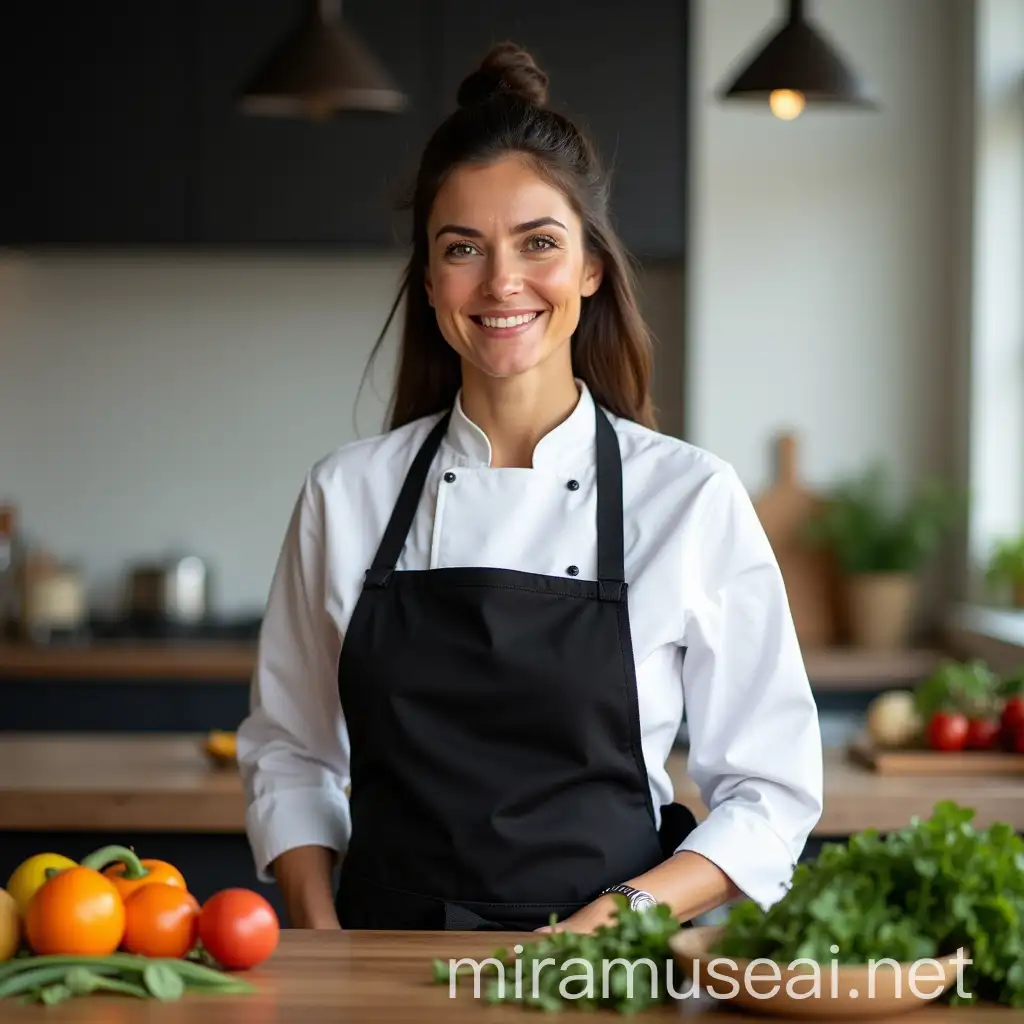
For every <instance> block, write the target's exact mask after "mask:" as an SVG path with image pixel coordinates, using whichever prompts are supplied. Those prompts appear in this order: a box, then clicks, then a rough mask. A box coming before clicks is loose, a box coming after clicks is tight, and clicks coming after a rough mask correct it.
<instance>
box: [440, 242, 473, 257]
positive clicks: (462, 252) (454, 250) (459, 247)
mask: <svg viewBox="0 0 1024 1024" xmlns="http://www.w3.org/2000/svg"><path fill="white" fill-rule="evenodd" d="M467 250H468V251H467ZM474 252H476V249H475V247H474V246H472V245H470V244H469V242H452V244H451V245H449V246H448V248H446V249H445V251H444V254H445V256H472V255H473V253H474Z"/></svg>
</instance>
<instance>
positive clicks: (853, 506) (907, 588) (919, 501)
mask: <svg viewBox="0 0 1024 1024" xmlns="http://www.w3.org/2000/svg"><path fill="white" fill-rule="evenodd" d="M962 510H963V501H962V499H961V498H960V496H959V495H958V494H957V493H956V492H954V490H953V489H952V488H950V487H949V486H947V485H946V484H945V483H944V482H943V481H941V480H938V479H934V478H933V479H927V480H924V481H922V482H920V483H919V484H917V485H916V486H915V487H914V488H912V489H911V491H910V493H909V494H908V496H907V497H906V498H905V499H904V500H902V501H898V500H897V499H895V498H894V496H893V494H892V487H891V481H890V479H889V476H888V474H887V473H886V471H885V470H884V468H883V467H882V465H881V464H880V463H874V464H872V465H871V466H870V467H869V468H868V469H867V470H866V471H865V472H864V473H863V474H862V475H861V476H860V477H857V478H854V479H851V480H848V481H845V482H843V483H841V484H840V485H839V486H837V487H836V488H835V489H834V491H833V492H832V493H831V495H829V496H828V497H827V499H826V501H825V503H824V506H823V509H822V511H821V513H820V514H819V515H817V516H815V517H814V518H813V519H812V520H811V521H810V522H809V524H808V530H807V540H808V541H809V542H810V543H812V544H815V545H818V546H824V547H826V548H828V549H829V550H830V551H831V552H832V554H833V556H834V558H835V560H836V564H837V566H838V568H839V571H840V573H841V576H842V583H843V591H844V597H845V605H846V618H847V623H846V624H847V632H848V640H849V642H850V643H851V644H852V645H854V646H856V647H867V648H873V649H895V648H899V647H905V646H906V644H907V642H908V638H909V634H910V628H911V624H912V622H913V616H914V613H915V611H916V605H917V595H918V586H919V580H918V572H919V570H920V569H921V568H922V567H923V566H924V565H925V563H926V562H927V561H928V560H929V559H930V558H931V556H932V555H933V554H934V553H935V552H936V550H937V549H938V547H939V545H940V543H941V542H942V540H943V538H944V537H945V535H946V534H947V532H948V531H949V530H950V529H951V528H952V526H953V525H954V524H955V523H956V521H957V520H958V518H959V516H960V514H961V512H962Z"/></svg>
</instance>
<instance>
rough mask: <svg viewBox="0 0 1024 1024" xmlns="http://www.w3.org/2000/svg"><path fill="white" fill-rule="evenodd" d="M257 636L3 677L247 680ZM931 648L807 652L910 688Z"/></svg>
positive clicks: (854, 683)
mask: <svg viewBox="0 0 1024 1024" xmlns="http://www.w3.org/2000/svg"><path fill="white" fill-rule="evenodd" d="M256 650H257V646H256V643H255V642H254V641H240V642H224V641H203V642H198V641H196V642H192V641H189V642H187V643H186V642H182V643H170V644H168V643H160V642H155V641H154V642H142V641H138V642H135V641H133V642H130V643H129V642H116V643H112V642H102V643H99V642H97V643H94V644H82V645H77V646H59V645H55V646H53V647H33V646H31V645H29V644H16V643H0V681H5V680H6V681H12V680H27V679H43V680H46V679H51V680H53V679H59V680H67V681H75V680H79V681H83V682H96V681H100V680H132V681H134V682H146V681H153V680H187V681H196V682H199V681H204V680H205V681H211V682H218V681H221V682H237V683H239V684H248V682H249V678H250V676H251V675H252V670H253V667H254V666H255V663H256ZM941 657H942V654H941V652H938V651H933V650H907V651H867V650H857V649H843V648H836V649H828V650H820V651H808V652H807V653H806V654H805V656H804V661H805V664H806V667H807V672H808V675H809V676H810V678H811V682H812V685H813V686H814V689H815V690H819V691H827V690H873V689H879V688H886V687H890V686H891V687H899V686H912V685H914V684H915V683H917V682H918V681H919V680H921V679H923V678H924V677H925V676H927V675H928V674H929V673H930V672H931V671H932V670H933V669H934V667H935V666H936V665H937V664H938V662H939V660H940V658H941Z"/></svg>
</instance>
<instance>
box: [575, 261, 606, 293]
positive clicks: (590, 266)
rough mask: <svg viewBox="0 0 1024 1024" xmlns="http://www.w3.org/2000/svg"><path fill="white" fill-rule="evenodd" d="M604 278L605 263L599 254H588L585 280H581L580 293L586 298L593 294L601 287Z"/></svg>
mask: <svg viewBox="0 0 1024 1024" xmlns="http://www.w3.org/2000/svg"><path fill="white" fill-rule="evenodd" d="M603 278H604V264H603V263H602V262H601V259H600V257H598V256H587V261H586V263H585V264H584V267H583V280H582V281H581V282H580V295H582V296H583V297H584V298H586V297H588V296H590V295H593V294H594V292H596V291H597V289H598V288H600V287H601V281H602V280H603Z"/></svg>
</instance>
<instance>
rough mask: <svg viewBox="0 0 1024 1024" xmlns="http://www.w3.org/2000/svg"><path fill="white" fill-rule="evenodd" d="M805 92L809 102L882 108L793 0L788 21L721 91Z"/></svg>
mask: <svg viewBox="0 0 1024 1024" xmlns="http://www.w3.org/2000/svg"><path fill="white" fill-rule="evenodd" d="M778 90H791V91H793V92H799V93H802V94H803V96H804V98H805V99H806V101H807V104H808V106H812V105H819V106H820V105H822V104H839V105H844V106H852V107H860V108H864V109H869V110H874V109H877V107H878V103H877V100H876V98H875V96H874V95H873V94H872V92H871V90H870V89H869V88H868V86H867V84H866V83H865V82H864V80H863V79H862V78H861V77H860V75H858V74H857V72H856V71H855V70H854V69H853V68H852V67H851V66H850V64H849V63H848V62H847V61H846V60H845V59H844V58H843V57H842V55H841V54H840V53H839V51H838V50H837V48H836V47H835V46H834V44H832V43H831V42H830V41H829V40H828V39H826V38H825V36H824V35H823V34H822V33H821V32H820V31H819V30H818V29H816V28H814V27H813V26H812V25H810V24H808V22H807V21H806V20H805V19H804V12H803V3H802V2H801V0H790V4H789V17H788V19H787V21H786V23H785V24H784V25H783V26H782V27H781V28H780V29H779V30H778V31H777V32H776V33H775V34H773V35H772V36H771V38H770V39H769V40H768V41H767V43H765V44H764V46H762V47H761V49H760V50H759V51H758V52H757V54H756V56H755V57H754V58H753V59H752V60H751V61H750V63H748V64H747V65H746V66H745V67H744V68H743V69H742V70H741V71H740V72H739V73H738V74H737V75H736V76H735V77H734V78H733V79H732V81H731V82H730V83H729V84H728V85H726V86H725V87H724V88H723V89H722V90H721V92H720V94H719V95H720V96H721V97H722V98H723V99H729V100H760V101H766V100H767V99H768V98H769V97H770V96H771V94H772V93H773V92H776V91H778Z"/></svg>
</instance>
